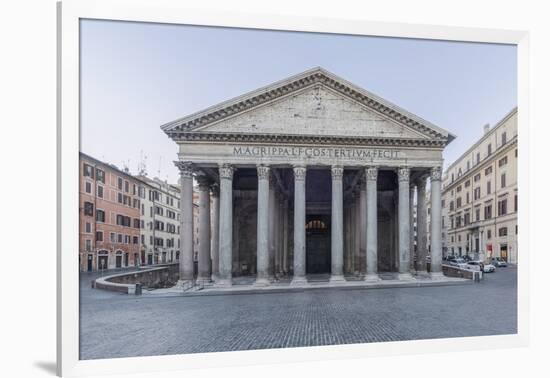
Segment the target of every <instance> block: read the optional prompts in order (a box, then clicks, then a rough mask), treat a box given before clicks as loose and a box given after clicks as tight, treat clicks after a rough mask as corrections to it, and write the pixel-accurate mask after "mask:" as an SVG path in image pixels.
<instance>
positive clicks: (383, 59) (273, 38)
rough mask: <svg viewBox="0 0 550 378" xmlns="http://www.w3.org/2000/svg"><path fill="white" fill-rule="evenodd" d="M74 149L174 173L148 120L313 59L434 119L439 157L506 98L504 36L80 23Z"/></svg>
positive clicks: (511, 50) (200, 105)
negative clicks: (442, 133) (462, 38)
mask: <svg viewBox="0 0 550 378" xmlns="http://www.w3.org/2000/svg"><path fill="white" fill-rule="evenodd" d="M80 31H81V34H80V39H81V50H80V59H81V60H80V64H81V67H80V69H81V75H80V78H81V79H80V80H81V93H80V101H81V122H80V128H81V129H80V131H81V134H80V135H81V141H80V149H81V151H82V152H84V153H87V154H89V155H92V156H93V157H95V158H98V159H100V160H103V161H105V162H108V163H112V164H115V165H117V166H118V167H119V168H124V167H128V168H129V169H130V172H131V173H137V171H138V167H139V166H140V164H141V163H145V166H146V170H147V173H148V175H149V177H159V178H161V179H163V180H168V181H169V182H172V183H175V182H177V179H178V172H177V169H176V167H175V166H174V164H173V161H174V160H176V159H177V146H176V143H175V142H173V141H172V140H170V139H169V138H168V136H167V135H166V134H165V133H164V132H163V131H161V129H160V126H161V125H162V124H165V123H167V122H170V121H173V120H175V119H178V118H181V117H184V116H186V115H189V114H191V113H194V112H196V111H200V110H203V109H205V108H207V107H209V106H211V105H215V104H217V103H219V102H222V101H225V100H227V99H230V98H232V97H235V96H238V95H241V94H243V93H246V92H249V91H251V90H254V89H257V88H259V87H262V86H264V85H267V84H270V83H273V82H276V81H279V80H282V79H285V78H287V77H289V76H292V75H295V74H298V73H301V72H303V71H305V70H308V69H310V68H313V67H317V66H321V67H323V68H325V69H327V70H328V71H331V72H332V73H334V74H336V75H338V76H340V77H342V78H343V79H346V80H347V81H350V82H352V83H354V84H356V85H358V86H359V87H362V88H364V89H366V90H368V91H370V92H373V93H375V94H376V95H378V96H380V97H382V98H384V99H386V100H389V101H390V102H392V103H394V104H396V105H398V106H400V107H402V108H404V109H406V110H407V111H409V112H411V113H413V114H416V115H418V116H420V117H422V118H424V119H426V120H428V121H430V122H431V123H433V124H435V125H437V126H439V127H442V128H444V129H446V130H448V131H449V132H451V133H452V134H454V135H456V136H457V138H456V139H455V140H454V141H453V142H452V143H450V144H449V146H447V148H446V149H445V150H444V153H443V155H444V158H445V164H444V167H446V166H448V165H450V164H451V163H452V162H453V161H454V160H456V159H457V158H458V157H459V156H460V155H462V153H464V152H465V151H466V149H468V148H469V147H470V146H471V145H472V144H474V143H475V142H476V141H477V140H478V139H479V138H480V137H481V136H482V134H483V125H485V124H487V123H488V124H490V125H491V126H493V125H495V124H496V123H497V122H498V121H499V120H500V119H502V118H503V117H504V116H505V115H506V114H507V113H508V112H509V111H510V110H511V109H512V108H513V107H515V106H516V105H517V48H516V46H515V45H498V44H484V43H469V42H468V43H466V42H449V41H432V40H418V39H403V38H386V37H367V36H350V35H338V34H326V33H299V32H284V31H268V30H251V29H230V28H221V27H202V26H187V25H169V24H155V23H141V22H121V21H104V20H82V21H81V28H80Z"/></svg>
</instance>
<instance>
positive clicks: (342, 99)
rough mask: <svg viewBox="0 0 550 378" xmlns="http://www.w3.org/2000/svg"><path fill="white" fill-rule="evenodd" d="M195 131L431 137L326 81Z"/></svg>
mask: <svg viewBox="0 0 550 378" xmlns="http://www.w3.org/2000/svg"><path fill="white" fill-rule="evenodd" d="M194 131H195V132H225V133H243V134H248V133H254V134H282V135H320V136H342V137H389V138H428V136H427V135H425V134H423V133H421V132H419V131H415V130H413V129H411V128H409V127H406V126H403V125H400V124H399V123H398V122H395V121H393V120H391V119H390V118H388V117H385V116H382V115H381V114H377V113H376V112H375V111H373V110H370V109H368V108H367V107H365V106H364V105H361V104H360V103H358V102H357V101H355V100H352V99H350V98H349V97H347V96H345V95H342V94H340V93H337V92H334V91H333V90H331V89H330V88H327V87H326V86H324V85H322V84H318V85H313V86H311V87H308V88H305V89H303V90H301V91H298V92H296V93H293V94H291V95H287V96H284V97H282V98H280V99H277V100H275V101H272V102H269V103H267V104H263V105H261V106H258V107H255V108H252V109H250V110H248V111H246V112H243V113H238V114H236V115H234V116H232V117H228V118H227V119H224V120H221V121H219V122H215V123H213V124H212V125H207V126H204V127H199V128H197V129H195V130H194Z"/></svg>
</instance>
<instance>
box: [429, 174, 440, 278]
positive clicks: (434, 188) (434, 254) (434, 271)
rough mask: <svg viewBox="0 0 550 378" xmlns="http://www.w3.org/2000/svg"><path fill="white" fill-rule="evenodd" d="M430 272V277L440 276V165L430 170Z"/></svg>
mask: <svg viewBox="0 0 550 378" xmlns="http://www.w3.org/2000/svg"><path fill="white" fill-rule="evenodd" d="M430 183H431V187H430V191H431V218H430V228H431V229H430V237H431V241H430V245H431V261H430V272H431V276H432V278H438V277H442V276H443V273H442V270H441V167H433V168H432V171H431V180H430Z"/></svg>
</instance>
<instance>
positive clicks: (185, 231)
mask: <svg viewBox="0 0 550 378" xmlns="http://www.w3.org/2000/svg"><path fill="white" fill-rule="evenodd" d="M175 164H176V166H177V167H178V168H179V170H180V177H181V196H180V245H181V252H180V262H179V282H178V284H182V283H183V282H184V281H190V280H193V279H194V269H193V166H192V164H191V163H190V162H183V161H177V162H176V163H175Z"/></svg>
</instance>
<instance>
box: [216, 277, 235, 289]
mask: <svg viewBox="0 0 550 378" xmlns="http://www.w3.org/2000/svg"><path fill="white" fill-rule="evenodd" d="M214 286H215V287H220V288H223V287H231V286H233V280H232V279H231V278H218V280H217V281H216V282H215V283H214Z"/></svg>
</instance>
